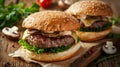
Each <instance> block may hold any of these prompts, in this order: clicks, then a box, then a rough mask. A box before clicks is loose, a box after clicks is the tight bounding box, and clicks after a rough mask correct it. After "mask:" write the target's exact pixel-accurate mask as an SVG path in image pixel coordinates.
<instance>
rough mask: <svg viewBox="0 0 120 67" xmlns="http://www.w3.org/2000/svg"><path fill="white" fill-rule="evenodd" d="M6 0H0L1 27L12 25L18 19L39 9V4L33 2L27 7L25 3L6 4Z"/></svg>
mask: <svg viewBox="0 0 120 67" xmlns="http://www.w3.org/2000/svg"><path fill="white" fill-rule="evenodd" d="M4 4H5V0H0V29H2V28H4V27H12V26H14V25H15V24H16V23H17V22H18V21H20V20H22V19H23V18H24V17H26V16H28V15H29V14H31V13H34V12H37V11H39V8H40V7H39V5H38V4H36V3H33V4H32V5H31V7H25V4H24V3H19V4H10V5H8V6H5V5H4Z"/></svg>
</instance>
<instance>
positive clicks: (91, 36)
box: [76, 27, 112, 42]
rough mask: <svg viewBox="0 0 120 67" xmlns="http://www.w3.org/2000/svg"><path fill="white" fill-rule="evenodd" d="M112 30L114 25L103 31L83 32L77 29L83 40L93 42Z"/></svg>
mask: <svg viewBox="0 0 120 67" xmlns="http://www.w3.org/2000/svg"><path fill="white" fill-rule="evenodd" d="M111 31H112V27H110V28H109V29H107V30H104V31H101V32H82V31H76V34H77V35H78V36H79V37H80V39H81V40H82V41H85V42H92V41H97V40H100V39H102V38H104V37H105V36H106V35H108V34H109V33H110V32H111Z"/></svg>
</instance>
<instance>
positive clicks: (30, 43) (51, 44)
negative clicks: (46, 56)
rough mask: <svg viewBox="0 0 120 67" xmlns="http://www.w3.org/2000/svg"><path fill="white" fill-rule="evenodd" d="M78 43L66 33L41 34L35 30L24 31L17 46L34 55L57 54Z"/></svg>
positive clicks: (70, 34) (69, 33)
mask: <svg viewBox="0 0 120 67" xmlns="http://www.w3.org/2000/svg"><path fill="white" fill-rule="evenodd" d="M78 41H79V38H78V39H77V40H76V37H75V36H72V33H71V32H70V31H68V32H49V33H48V32H47V33H46V32H41V31H37V30H26V31H25V32H24V36H23V38H22V40H19V44H20V45H22V46H23V47H24V48H26V49H28V50H30V51H33V52H35V53H57V52H62V51H65V50H67V49H69V48H70V47H71V46H72V45H73V44H75V43H76V42H78Z"/></svg>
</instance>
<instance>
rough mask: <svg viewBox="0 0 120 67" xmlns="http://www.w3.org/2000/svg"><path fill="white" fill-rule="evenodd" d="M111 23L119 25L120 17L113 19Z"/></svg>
mask: <svg viewBox="0 0 120 67" xmlns="http://www.w3.org/2000/svg"><path fill="white" fill-rule="evenodd" d="M111 22H112V24H118V23H119V22H120V16H118V17H116V18H111Z"/></svg>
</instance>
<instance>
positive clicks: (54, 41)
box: [26, 34, 75, 48]
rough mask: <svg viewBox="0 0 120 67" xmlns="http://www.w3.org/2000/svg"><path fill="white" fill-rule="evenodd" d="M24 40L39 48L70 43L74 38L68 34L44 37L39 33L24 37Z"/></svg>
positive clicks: (72, 42) (73, 41)
mask: <svg viewBox="0 0 120 67" xmlns="http://www.w3.org/2000/svg"><path fill="white" fill-rule="evenodd" d="M26 41H27V42H28V43H29V44H30V45H33V46H36V47H39V48H53V47H60V46H67V45H72V44H74V43H75V40H74V38H73V37H72V36H70V35H64V36H57V37H46V36H43V35H40V34H38V35H37V34H36V35H35V34H33V35H30V36H28V37H27V38H26Z"/></svg>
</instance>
